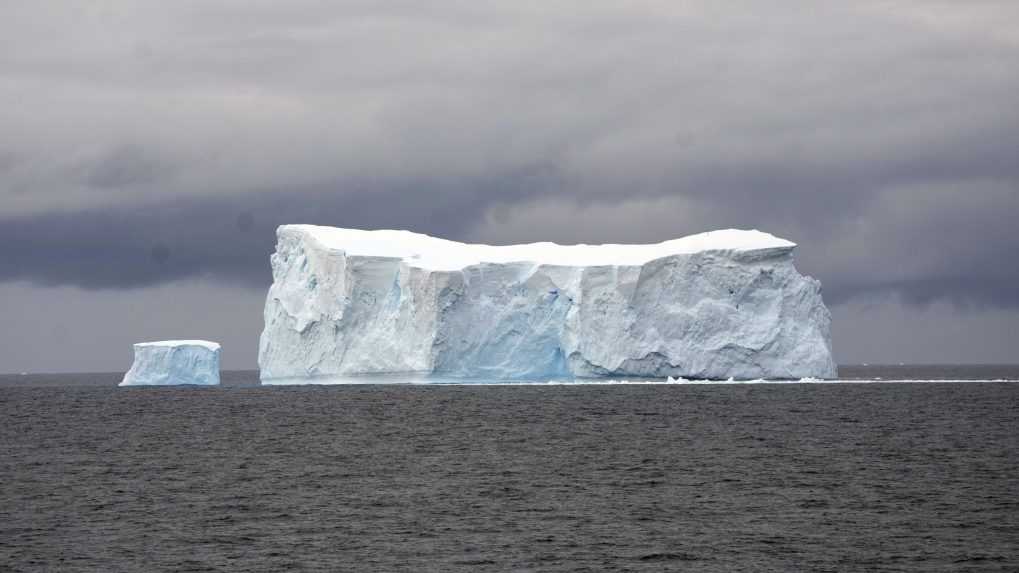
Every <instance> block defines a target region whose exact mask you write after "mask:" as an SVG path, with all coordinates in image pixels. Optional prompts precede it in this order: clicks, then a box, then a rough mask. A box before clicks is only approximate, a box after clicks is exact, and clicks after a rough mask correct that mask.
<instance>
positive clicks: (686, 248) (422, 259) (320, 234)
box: [279, 225, 796, 271]
mask: <svg viewBox="0 0 1019 573" xmlns="http://www.w3.org/2000/svg"><path fill="white" fill-rule="evenodd" d="M279 230H280V232H298V233H302V234H304V235H305V236H306V237H308V238H310V239H312V240H314V241H316V242H317V243H318V244H319V245H321V246H322V247H323V248H326V249H333V250H339V251H343V252H344V253H346V255H347V256H350V257H387V258H398V259H401V260H403V261H404V263H405V264H407V265H408V266H412V267H415V268H419V269H428V270H433V271H453V270H460V269H464V268H466V267H469V266H471V265H478V264H481V263H499V264H504V263H517V262H531V263H536V264H542V265H555V266H567V267H590V266H602V265H611V266H639V265H643V264H645V263H647V262H649V261H653V260H655V259H660V258H662V257H668V256H672V255H688V254H692V253H698V252H702V251H756V250H762V249H784V250H790V249H792V248H793V247H795V246H796V244H795V243H792V242H790V241H787V240H785V239H780V238H778V237H776V236H774V235H771V234H768V233H763V232H761V231H757V230H753V231H744V230H738V229H726V230H722V231H710V232H707V233H700V234H697V235H690V236H688V237H683V238H681V239H673V240H670V241H664V242H661V243H654V244H647V245H616V244H606V245H583V244H582V245H559V244H556V243H548V242H544V243H529V244H524V245H503V246H495V245H480V244H467V243H459V242H456V241H449V240H446V239H440V238H437V237H431V236H429V235H422V234H420V233H413V232H411V231H392V230H379V231H364V230H361V229H341V228H337V227H322V226H317V225H284V226H282V227H280V229H279Z"/></svg>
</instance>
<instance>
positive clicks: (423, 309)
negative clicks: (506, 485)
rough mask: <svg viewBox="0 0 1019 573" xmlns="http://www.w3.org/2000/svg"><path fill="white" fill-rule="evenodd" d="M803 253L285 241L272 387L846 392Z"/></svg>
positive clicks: (702, 241) (760, 240)
mask: <svg viewBox="0 0 1019 573" xmlns="http://www.w3.org/2000/svg"><path fill="white" fill-rule="evenodd" d="M794 247H795V244H794V243H791V242H789V241H786V240H783V239H779V238H777V237H774V236H772V235H769V234H767V233H762V232H760V231H740V230H724V231H714V232H711V233H702V234H700V235H693V236H690V237H685V238H682V239H675V240H671V241H665V242H663V243H658V244H654V245H598V246H594V245H571V246H563V245H556V244H554V243H532V244H526V245H513V246H490V245H468V244H464V243H458V242H454V241H447V240H444V239H438V238H435V237H429V236H427V235H421V234H417V233H411V232H408V231H362V230H354V229H335V228H331V227H318V226H311V225H284V226H282V227H280V228H279V229H278V230H277V245H276V252H275V253H274V254H273V255H272V259H271V260H272V269H273V284H272V286H271V287H270V289H269V293H268V296H267V298H266V305H265V313H264V315H265V329H264V330H263V332H262V337H261V342H260V346H259V367H260V369H261V378H262V381H263V382H264V383H284V382H286V383H294V382H295V381H307V382H316V381H327V382H334V381H342V380H350V379H363V377H364V376H365V375H392V374H408V373H413V374H416V375H425V376H436V377H463V378H480V379H493V380H513V379H538V380H540V379H553V378H554V379H561V378H591V377H605V378H609V377H617V378H618V377H658V378H666V377H667V376H672V377H675V378H688V379H702V378H704V379H721V380H726V379H729V378H735V379H737V380H747V379H750V380H752V379H758V378H770V379H795V380H798V379H802V378H808V377H811V378H834V377H835V375H836V369H835V362H834V360H833V358H832V352H831V338H830V322H831V318H830V314H829V313H828V310H827V308H825V306H824V303H823V301H822V299H821V286H820V283H818V282H817V281H816V280H814V279H811V278H809V277H804V276H802V275H800V274H799V273H798V272H797V271H796V269H795V268H794V266H793V258H792V252H793V249H794Z"/></svg>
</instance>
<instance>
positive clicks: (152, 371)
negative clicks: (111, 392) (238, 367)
mask: <svg viewBox="0 0 1019 573" xmlns="http://www.w3.org/2000/svg"><path fill="white" fill-rule="evenodd" d="M219 348H220V347H219V344H217V343H215V342H209V341H207V340H161V341H158V342H139V343H138V344H135V345H134V363H133V364H132V365H131V369H130V370H128V371H127V374H125V375H124V381H123V382H121V383H120V385H121V386H172V385H176V384H199V385H206V386H208V385H216V384H219Z"/></svg>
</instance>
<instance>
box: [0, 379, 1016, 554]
mask: <svg viewBox="0 0 1019 573" xmlns="http://www.w3.org/2000/svg"><path fill="white" fill-rule="evenodd" d="M893 368H898V367H893ZM993 368H996V370H993V372H992V371H986V372H985V371H980V372H978V373H976V374H973V375H972V376H969V377H977V378H989V379H994V378H1009V377H1012V378H1016V377H1017V376H1015V374H1016V373H1017V370H1016V368H1015V367H993ZM963 371H965V372H973V371H970V370H966V369H965V368H963ZM1010 373H1011V374H1010ZM843 375H844V376H846V377H849V376H851V375H852V371H850V372H847V371H846V370H845V369H843ZM898 375H899V376H900V377H903V378H909V379H914V378H938V377H940V378H965V377H966V376H960V375H959V374H958V373H957V372H956V373H953V374H951V375H945V376H933V375H931V374H930V373H928V374H927V375H926V376H914V375H912V374H910V373H909V372H906V373H902V372H900V373H899V374H898ZM868 376H869V377H872V378H877V377H885V376H879V375H877V374H874V373H873V372H871V371H866V372H864V374H863V377H868ZM118 380H119V375H50V376H43V375H38V376H22V377H17V376H13V377H12V376H3V377H0V570H4V571H7V570H13V571H160V570H167V571H171V570H172V571H216V570H220V571H285V570H324V571H608V570H620V571H661V570H690V571H875V570H877V571H1017V570H1019V501H1017V500H1019V470H1017V466H1019V434H1017V431H1019V423H1017V421H1019V384H1017V383H1013V382H1003V383H919V384H916V383H912V384H896V383H890V384H854V383H840V384H757V385H710V386H698V385H671V386H670V385H657V386H630V385H615V386H493V387H484V386H318V387H315V386H303V387H277V388H260V387H257V386H253V384H255V383H256V379H255V378H254V376H253V373H227V374H226V375H225V376H224V384H225V387H221V388H130V389H118V388H115V387H112V385H113V384H115V383H116V382H117V381H118Z"/></svg>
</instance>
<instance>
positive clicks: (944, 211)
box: [0, 0, 1019, 308]
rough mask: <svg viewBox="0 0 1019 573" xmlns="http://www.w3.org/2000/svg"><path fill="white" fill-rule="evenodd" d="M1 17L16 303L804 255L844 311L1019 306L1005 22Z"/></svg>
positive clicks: (713, 10) (903, 5)
mask: <svg viewBox="0 0 1019 573" xmlns="http://www.w3.org/2000/svg"><path fill="white" fill-rule="evenodd" d="M843 4H844V5H839V4H830V3H817V2H807V1H793V2H787V3H784V4H783V6H782V10H781V11H776V10H774V9H773V8H769V9H765V7H764V6H763V5H761V4H760V3H756V2H746V3H742V2H735V3H724V4H722V5H719V4H718V3H709V2H703V3H698V2H694V3H679V2H673V1H667V2H666V1H662V2H656V1H650V0H649V1H638V2H627V3H616V2H598V1H590V0H588V1H585V2H563V3H554V4H549V3H544V4H540V5H535V6H533V7H531V6H525V5H521V3H511V2H479V1H471V2H462V1H458V0H444V1H442V2H433V3H418V2H393V3H379V2H345V3H326V2H317V1H311V0H306V1H298V2H287V3H278V2H268V1H265V2H260V1H256V2H250V1H248V2H234V1H232V0H217V1H213V2H208V1H197V0H195V1H183V2H174V3H165V2H155V1H152V2H145V1H132V2H110V3H103V4H101V5H98V4H88V3H81V4H78V5H75V6H73V7H67V8H65V9H64V10H62V11H59V12H58V11H55V10H53V9H52V7H49V6H45V5H43V4H41V3H37V2H14V3H7V4H5V5H4V7H3V8H2V9H0V11H2V15H3V17H2V18H0V281H28V282H34V283H39V284H45V285H51V286H58V285H72V286H78V287H83V288H85V289H109V288H114V289H122V288H135V287H148V286H156V285H160V284H164V283H167V282H168V281H173V280H177V279H182V278H191V277H203V278H207V279H210V280H213V281H220V282H226V283H235V284H238V285H244V286H255V287H258V288H261V287H264V286H265V284H266V283H267V282H268V280H269V274H268V264H267V255H268V253H269V252H270V251H271V250H272V243H273V232H272V230H273V228H274V227H275V225H277V224H280V223H289V222H314V223H322V224H334V225H344V226H356V227H400V228H411V229H415V230H419V231H424V232H429V233H433V234H438V235H443V236H447V237H451V238H457V239H463V240H483V241H491V242H517V241H530V240H540V239H553V240H560V241H584V242H602V241H654V240H662V239H666V238H670V237H675V236H678V235H683V234H687V233H691V232H697V231H702V230H708V229H711V228H717V227H754V228H760V229H763V230H767V231H770V232H773V233H775V234H778V235H782V236H785V237H787V238H790V239H792V240H795V241H797V242H799V243H801V245H802V247H801V250H800V253H799V257H800V266H801V267H802V268H803V270H805V271H806V272H809V273H811V274H814V275H816V276H818V277H820V278H821V279H822V280H823V281H824V283H825V287H826V290H827V293H828V298H829V300H830V301H831V302H834V303H836V304H841V303H844V302H848V301H850V300H854V301H860V300H866V299H867V298H868V297H874V296H877V295H881V296H883V295H884V294H887V293H893V294H895V295H897V296H898V297H899V299H900V300H902V301H906V302H910V303H923V304H927V303H931V302H934V301H938V300H943V301H948V302H951V303H956V304H961V305H963V307H967V305H977V306H980V307H984V308H1000V307H1016V306H1019V289H1016V288H1015V286H1014V285H1016V284H1019V271H1017V270H1016V269H1017V267H1019V265H1015V264H1014V263H1011V259H1012V258H1014V256H1015V253H1017V252H1019V233H1015V232H1014V231H1013V230H1012V227H1013V221H1014V219H1015V217H1016V215H1019V160H1017V159H1016V157H1017V151H1016V150H1019V106H1016V105H1015V104H1014V99H1015V94H1017V93H1019V73H1017V72H1016V68H1015V63H1016V62H1017V61H1019V32H1017V31H1016V30H1017V28H1016V27H1015V26H1014V23H1015V22H1016V21H1019V5H1017V4H1016V3H1015V2H1010V1H1001V2H994V1H986V2H980V3H959V2H909V1H902V2H867V1H864V2H854V3H843Z"/></svg>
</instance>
